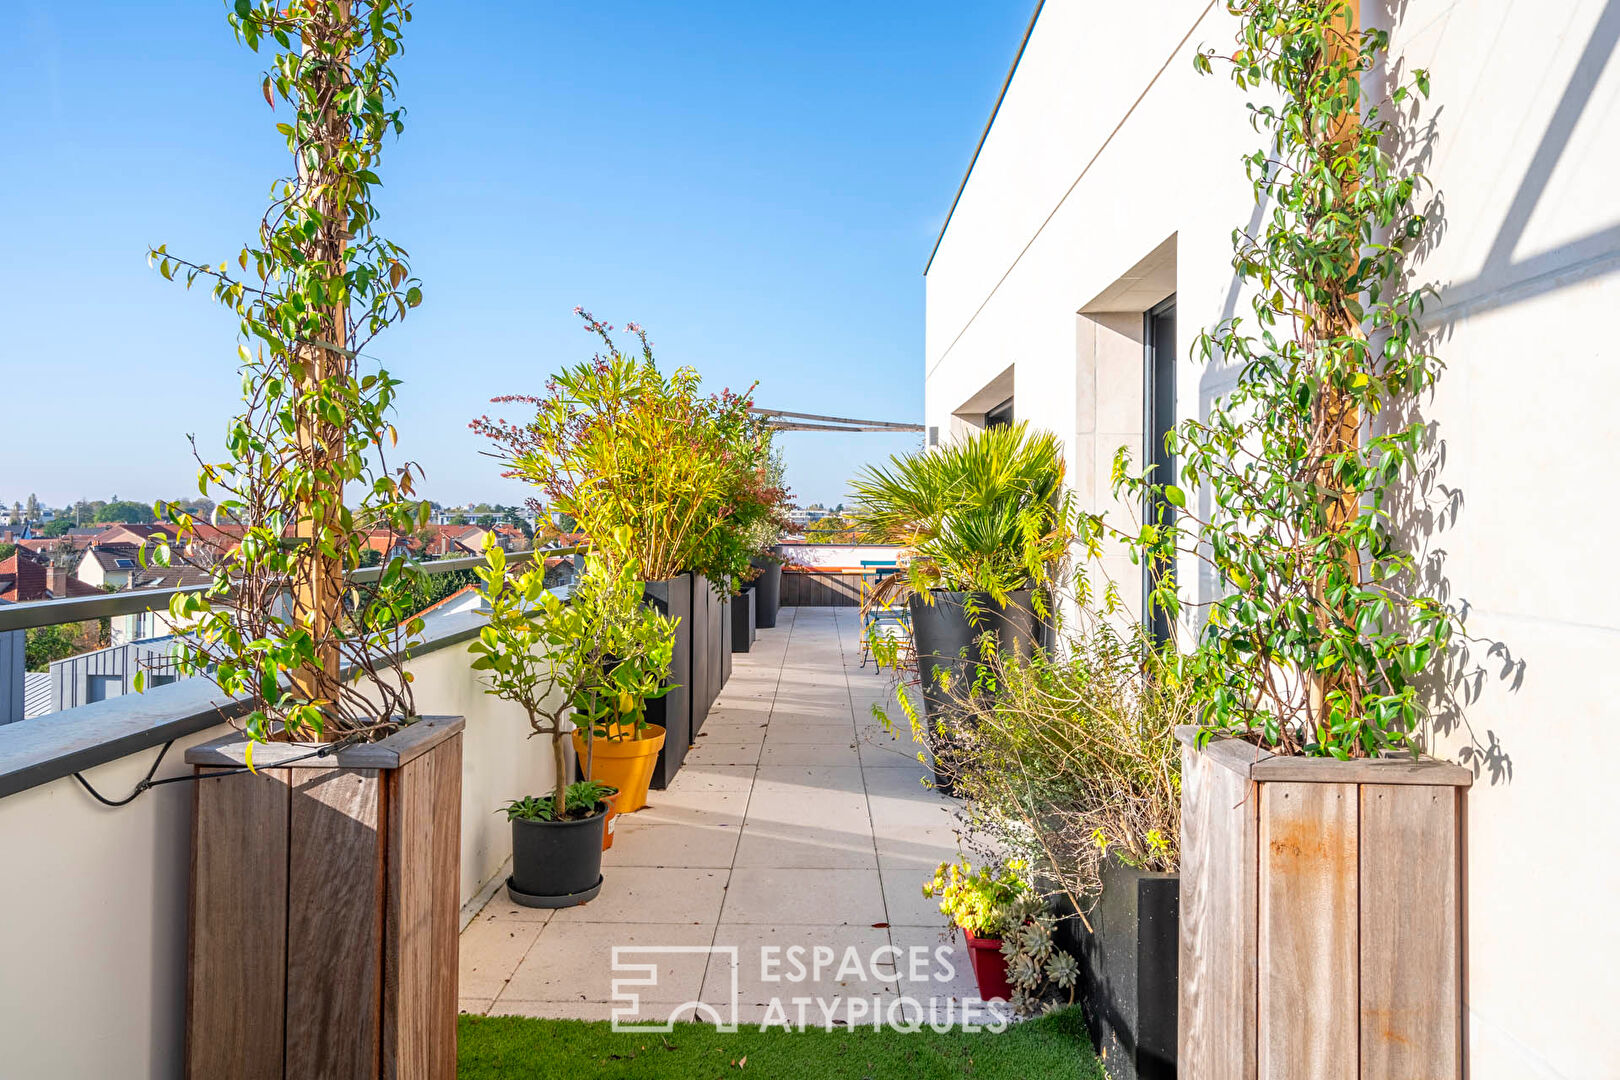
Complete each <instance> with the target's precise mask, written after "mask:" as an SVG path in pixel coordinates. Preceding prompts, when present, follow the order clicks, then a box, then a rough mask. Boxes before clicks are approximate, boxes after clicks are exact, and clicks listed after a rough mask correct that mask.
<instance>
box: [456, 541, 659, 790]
mask: <svg viewBox="0 0 1620 1080" xmlns="http://www.w3.org/2000/svg"><path fill="white" fill-rule="evenodd" d="M484 555H485V560H486V564H485V565H484V566H481V567H479V568H478V577H479V579H480V580H481V581H482V582H483V585H482V588H481V590H480V591H481V593H482V595H483V597H484V600H485V602H486V603H487V604H488V605H489V609H490V611H489V621H488V623H487V624H486V625H485V626H484V627H483V628H482V629H481V630H480V631H479V635H478V638H477V639H476V640H474V641H473V642H472V644H471V645H469V646H468V650H469V651H470V652H471V653H472V655H473V657H474V660H473V662H472V667H473V669H474V670H475V671H480V672H483V673H484V677H485V680H486V682H487V686H486V688H485V693H488V694H492V695H494V696H496V697H499V698H501V699H503V700H506V701H511V702H514V703H515V704H517V705H519V706H520V707H522V709H523V711H524V713H525V715H526V716H527V717H528V721H529V725H530V727H531V728H532V729H533V732H534V734H536V735H544V736H546V737H548V738H549V739H550V740H551V750H552V762H553V765H554V767H555V777H556V787H555V789H554V791H553V793H552V796H551V800H552V806H553V809H552V814H553V815H554V816H555V817H556V818H557V819H561V818H564V817H566V816H567V815H568V805H569V784H568V754H567V742H568V737H569V732H570V731H571V730H572V726H571V720H572V718H574V717H576V716H578V722H579V723H580V725H581V727H582V728H583V729H584V730H585V731H586V732H587V733H589V732H590V731H591V730H592V728H593V727H596V726H598V725H609V724H611V725H612V726H614V727H616V728H617V729H619V730H621V731H626V730H627V731H633V732H636V733H637V734H639V728H640V725H641V724H642V723H644V721H642V720H641V719H640V717H641V715H642V712H643V710H644V709H645V707H646V702H647V699H648V698H653V697H658V696H661V695H662V694H665V693H668V689H667V688H666V687H664V686H663V683H664V681H665V679H667V677H668V675H669V666H670V662H671V660H672V659H673V656H674V650H675V627H674V624H673V623H671V622H670V621H669V620H668V619H666V618H665V617H664V616H662V615H660V614H658V612H656V611H654V610H652V609H651V608H648V607H646V606H644V605H643V604H642V603H641V583H640V577H639V573H638V569H637V567H636V566H635V564H634V563H616V562H614V561H612V560H611V559H609V558H608V557H607V556H606V555H603V554H600V553H594V552H593V553H592V554H590V555H588V556H587V557H586V559H585V568H584V570H583V572H582V573H581V574H580V578H579V581H578V582H577V583H576V584H575V586H574V590H573V593H572V595H571V596H570V597H569V598H567V599H564V598H563V597H561V596H559V595H558V594H557V593H556V592H553V591H551V590H549V589H547V588H546V584H545V567H544V565H543V564H542V563H540V562H536V563H531V564H530V565H529V566H528V567H526V568H525V569H524V571H523V572H522V573H521V574H517V575H515V576H511V575H509V574H508V572H507V560H506V553H505V552H504V551H502V550H501V548H500V547H499V546H498V545H497V544H495V542H494V540H493V538H491V540H490V541H489V542H488V544H487V545H486V547H485V549H484ZM586 773H587V776H588V775H589V766H588V764H587V768H586Z"/></svg>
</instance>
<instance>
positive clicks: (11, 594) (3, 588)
mask: <svg viewBox="0 0 1620 1080" xmlns="http://www.w3.org/2000/svg"><path fill="white" fill-rule="evenodd" d="M100 592H101V590H100V589H98V588H96V587H95V586H94V585H91V584H88V583H87V582H84V581H81V580H80V579H79V578H77V577H75V576H74V575H73V574H72V573H71V572H70V571H68V570H67V569H66V568H64V567H61V566H57V565H55V564H54V563H51V562H49V561H48V560H45V559H43V558H41V557H40V556H39V555H36V554H35V553H34V552H32V551H29V550H28V549H27V548H23V547H19V548H18V549H17V550H16V552H15V553H14V554H13V555H12V556H11V557H10V558H8V559H5V560H4V561H0V600H3V601H6V602H8V603H13V604H26V603H29V602H30V601H34V600H61V599H63V598H65V597H69V596H97V595H99V594H100Z"/></svg>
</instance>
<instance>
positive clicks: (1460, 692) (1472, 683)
mask: <svg viewBox="0 0 1620 1080" xmlns="http://www.w3.org/2000/svg"><path fill="white" fill-rule="evenodd" d="M1617 2H1620V0H1611V2H1610V4H1609V7H1608V9H1607V10H1606V11H1605V15H1604V19H1605V20H1608V21H1611V22H1615V20H1612V19H1611V18H1610V17H1611V16H1612V15H1613V14H1614V12H1615V10H1616V3H1617ZM1405 7H1406V2H1405V0H1393V2H1391V3H1387V4H1386V5H1385V6H1384V10H1383V12H1382V14H1383V17H1384V19H1383V22H1382V25H1384V26H1391V25H1394V23H1395V22H1396V21H1397V20H1398V19H1399V18H1400V16H1401V14H1402V13H1403V12H1404V10H1405ZM1615 25H1620V22H1615ZM1601 27H1602V24H1601V23H1600V33H1601V32H1602V30H1601ZM1609 43H1610V45H1612V44H1613V36H1612V35H1610V38H1609ZM1607 47H1608V46H1605V50H1606V49H1607ZM1588 52H1589V53H1590V49H1589V50H1588ZM1584 62H1585V59H1584V58H1583V63H1584ZM1405 66H1406V64H1405V60H1404V59H1401V58H1397V59H1396V60H1395V62H1394V64H1393V66H1392V68H1391V69H1389V70H1377V71H1375V72H1373V77H1374V79H1376V80H1377V81H1379V82H1381V83H1383V84H1384V85H1386V86H1388V85H1391V84H1393V83H1395V82H1398V81H1399V80H1400V79H1401V78H1402V77H1403V76H1404V75H1406V71H1405ZM1594 77H1595V75H1594ZM1567 100H1568V93H1567V92H1566V101H1565V103H1561V104H1560V106H1559V109H1558V110H1557V112H1556V113H1555V115H1554V119H1553V122H1552V125H1551V126H1550V127H1549V134H1550V133H1551V131H1552V130H1553V129H1554V128H1556V127H1558V126H1559V124H1560V123H1561V120H1560V118H1561V117H1562V116H1563V115H1564V114H1565V112H1566V108H1565V105H1566V104H1567ZM1424 105H1425V102H1424V101H1423V100H1422V99H1421V98H1417V99H1413V100H1411V101H1409V102H1408V103H1407V104H1406V105H1405V106H1403V107H1402V108H1401V109H1400V110H1399V111H1400V114H1401V120H1400V122H1399V123H1398V124H1397V125H1396V136H1397V137H1396V138H1395V140H1394V141H1393V142H1392V144H1391V146H1390V152H1391V153H1392V154H1393V155H1394V157H1395V159H1396V161H1397V162H1399V163H1400V164H1401V166H1402V167H1404V168H1406V169H1408V170H1411V171H1415V172H1418V173H1426V172H1427V170H1428V168H1429V164H1430V162H1431V161H1432V159H1433V156H1434V152H1435V147H1436V144H1437V142H1438V141H1439V138H1440V125H1439V121H1440V117H1441V113H1442V112H1443V111H1444V110H1443V109H1435V110H1433V111H1432V112H1431V113H1430V114H1429V115H1428V116H1426V117H1425V116H1424V115H1423V109H1424ZM1385 107H1389V106H1388V103H1387V102H1386V103H1385ZM1575 115H1579V109H1576V110H1575ZM1568 122H1569V123H1570V124H1571V125H1572V124H1573V119H1570V120H1569V121H1568ZM1567 138H1568V130H1567V128H1566V129H1565V131H1564V133H1563V135H1562V137H1561V139H1562V141H1567ZM1547 142H1548V140H1547V139H1544V140H1543V144H1542V150H1545V148H1546V146H1547ZM1541 160H1542V151H1538V153H1537V156H1536V161H1535V162H1533V163H1532V167H1531V173H1530V175H1527V177H1526V180H1525V184H1524V185H1523V186H1521V188H1520V191H1519V194H1518V195H1517V196H1516V197H1515V199H1514V201H1513V204H1512V206H1511V207H1510V209H1509V212H1508V218H1507V219H1506V220H1505V221H1504V223H1503V225H1502V229H1501V231H1500V232H1499V234H1498V237H1497V241H1496V242H1495V243H1494V244H1493V245H1492V251H1491V259H1493V260H1495V259H1497V258H1498V255H1499V252H1505V253H1511V250H1512V247H1513V244H1514V242H1515V241H1516V240H1517V238H1518V236H1519V235H1520V234H1521V233H1522V231H1523V228H1524V220H1525V219H1526V218H1527V217H1528V214H1529V210H1530V209H1531V208H1532V207H1533V206H1534V201H1535V200H1534V198H1532V199H1530V200H1528V202H1526V200H1525V199H1524V195H1525V190H1526V188H1527V187H1529V186H1530V184H1531V182H1532V181H1531V176H1535V180H1534V184H1535V186H1536V188H1537V189H1538V190H1539V189H1540V187H1541V186H1543V185H1544V184H1545V182H1546V179H1547V175H1549V174H1550V171H1551V164H1550V162H1549V163H1548V164H1547V166H1546V169H1545V171H1542V172H1540V174H1539V175H1536V174H1537V173H1538V165H1539V164H1540V163H1541ZM1418 212H1419V213H1420V214H1422V216H1423V218H1424V221H1425V230H1424V234H1423V237H1422V238H1421V240H1420V241H1419V243H1418V244H1417V245H1415V246H1414V247H1413V248H1412V250H1411V253H1410V255H1409V257H1408V259H1407V262H1406V268H1405V273H1404V277H1403V279H1402V281H1401V282H1400V287H1402V288H1406V289H1423V290H1426V291H1427V292H1428V293H1429V294H1430V296H1431V297H1438V298H1439V299H1440V301H1441V302H1440V304H1439V305H1436V306H1434V307H1433V309H1432V310H1429V311H1427V312H1425V313H1424V315H1423V318H1422V320H1421V322H1422V326H1423V328H1424V331H1425V336H1424V338H1423V340H1422V341H1421V342H1420V343H1419V347H1421V348H1424V349H1426V350H1428V351H1429V352H1431V353H1434V354H1435V355H1437V356H1440V357H1441V359H1442V361H1444V359H1445V346H1446V343H1447V342H1449V341H1450V340H1451V338H1452V332H1453V328H1454V326H1455V322H1456V319H1457V318H1458V317H1459V316H1460V315H1462V314H1463V313H1465V312H1469V311H1479V310H1482V307H1481V305H1480V303H1479V302H1478V300H1477V296H1476V298H1475V299H1470V296H1475V295H1476V294H1477V292H1478V290H1479V288H1480V285H1481V283H1484V282H1487V281H1495V280H1498V279H1499V278H1500V277H1502V276H1503V275H1508V276H1511V274H1512V273H1513V268H1512V267H1511V266H1510V265H1504V266H1499V267H1496V268H1495V269H1493V268H1492V265H1491V263H1490V262H1487V264H1486V266H1485V267H1484V268H1483V269H1482V271H1481V273H1480V275H1479V276H1478V277H1476V278H1475V279H1473V281H1471V282H1464V283H1450V284H1446V285H1443V286H1437V285H1436V284H1435V283H1433V282H1424V281H1422V280H1421V278H1420V276H1419V274H1418V270H1417V268H1419V267H1421V266H1422V265H1423V263H1424V262H1425V261H1426V260H1427V259H1428V258H1429V256H1431V255H1432V254H1433V253H1434V252H1435V251H1436V250H1437V249H1438V248H1439V246H1440V245H1441V244H1442V243H1443V242H1444V240H1445V236H1446V233H1447V231H1448V229H1449V223H1448V221H1447V218H1446V205H1445V194H1444V192H1440V191H1434V190H1432V189H1430V190H1429V193H1428V196H1427V200H1426V201H1425V202H1424V203H1422V204H1421V205H1420V206H1419V211H1418ZM1516 218H1517V220H1515V219H1516ZM1509 236H1511V238H1510V239H1508V240H1507V241H1506V242H1505V243H1504V237H1509ZM1532 295H1533V294H1532ZM1503 302H1505V300H1504V299H1502V298H1500V297H1498V298H1496V299H1495V301H1494V302H1493V303H1491V304H1490V305H1489V306H1500V304H1501V303H1503ZM1444 377H1445V376H1444V371H1443V370H1442V372H1441V375H1440V378H1444ZM1428 403H1429V401H1428V399H1427V398H1424V399H1417V398H1413V399H1407V400H1405V401H1402V402H1398V403H1397V404H1396V407H1394V408H1392V409H1391V410H1389V412H1388V414H1387V415H1385V416H1384V417H1381V418H1380V419H1379V426H1380V427H1382V428H1386V429H1388V428H1401V427H1405V426H1407V425H1409V424H1412V423H1417V424H1420V425H1422V428H1423V431H1424V438H1423V445H1422V448H1421V456H1420V459H1419V460H1420V464H1419V468H1418V473H1417V478H1416V482H1415V483H1414V484H1413V485H1412V486H1410V487H1409V488H1407V489H1404V490H1402V491H1400V492H1398V493H1397V496H1396V499H1395V500H1394V501H1393V502H1392V503H1391V504H1390V506H1389V507H1388V510H1389V514H1390V528H1391V531H1392V533H1393V534H1394V536H1395V537H1396V539H1397V540H1398V542H1400V543H1401V544H1402V545H1403V546H1404V547H1405V548H1406V549H1407V550H1409V551H1411V552H1412V555H1413V559H1414V563H1415V570H1414V577H1415V581H1413V582H1412V583H1411V584H1412V585H1413V586H1415V588H1416V590H1417V591H1418V592H1420V593H1421V594H1424V595H1428V596H1432V597H1434V598H1436V599H1437V600H1439V601H1440V602H1441V603H1443V604H1445V605H1446V606H1447V607H1449V608H1450V609H1451V610H1453V611H1454V612H1455V613H1456V614H1457V615H1458V616H1459V617H1460V618H1461V619H1462V620H1463V622H1464V626H1465V628H1466V622H1467V618H1468V612H1469V606H1470V605H1469V603H1468V601H1467V600H1466V599H1465V598H1462V597H1460V596H1458V595H1457V593H1456V589H1455V587H1454V584H1453V582H1452V581H1451V579H1450V577H1449V576H1448V575H1447V573H1446V568H1445V563H1446V556H1447V552H1446V548H1445V547H1444V544H1443V541H1444V536H1445V533H1446V532H1447V531H1448V530H1450V529H1454V528H1455V527H1456V525H1457V523H1458V520H1459V519H1460V517H1461V515H1462V512H1463V508H1464V505H1465V499H1464V496H1463V492H1462V491H1461V490H1460V489H1459V488H1456V487H1454V486H1451V485H1449V484H1447V483H1446V482H1445V480H1444V472H1445V466H1446V452H1447V446H1446V440H1445V438H1444V436H1443V434H1442V432H1441V429H1440V425H1439V423H1438V422H1437V421H1435V420H1432V419H1429V418H1428V417H1427V416H1426V415H1425V412H1424V408H1425V406H1426V405H1427V404H1428ZM1525 670H1526V664H1525V662H1524V660H1523V659H1520V658H1518V657H1516V656H1515V655H1514V653H1513V651H1512V649H1511V648H1510V647H1509V645H1508V644H1507V643H1506V642H1503V641H1497V640H1493V639H1489V638H1482V637H1478V636H1475V635H1469V634H1467V633H1466V630H1465V632H1464V634H1463V635H1462V636H1461V637H1460V638H1459V639H1458V640H1457V641H1456V642H1455V646H1454V648H1453V650H1452V652H1451V654H1450V655H1449V656H1447V657H1446V658H1445V662H1444V664H1443V665H1442V666H1441V667H1440V668H1439V669H1438V670H1437V671H1435V672H1434V673H1433V677H1432V678H1431V679H1430V680H1429V681H1428V683H1427V685H1426V686H1424V687H1422V692H1423V694H1424V696H1425V698H1426V702H1425V711H1426V713H1427V715H1428V717H1429V720H1428V724H1429V728H1430V730H1429V731H1428V732H1426V734H1427V735H1428V736H1429V739H1428V740H1427V741H1431V742H1432V739H1433V736H1436V735H1452V734H1456V733H1463V734H1464V735H1465V736H1466V739H1467V745H1466V746H1464V747H1463V748H1462V749H1461V750H1460V751H1458V757H1459V758H1460V759H1461V761H1462V763H1463V764H1464V765H1467V766H1468V767H1469V768H1471V769H1472V770H1473V772H1474V775H1475V776H1476V777H1488V779H1489V782H1490V783H1491V784H1493V785H1496V784H1506V783H1511V782H1512V780H1513V759H1512V757H1511V756H1510V755H1509V754H1508V752H1507V749H1506V748H1505V747H1504V746H1503V745H1502V743H1501V740H1500V739H1499V738H1498V736H1497V734H1496V732H1494V731H1491V730H1488V729H1487V730H1486V731H1484V732H1483V738H1481V733H1480V732H1476V731H1475V730H1474V728H1473V726H1472V725H1471V724H1470V723H1469V721H1468V718H1467V713H1468V709H1469V707H1470V706H1472V705H1474V704H1475V703H1476V702H1478V701H1479V700H1480V699H1481V697H1482V696H1483V695H1484V694H1486V693H1487V692H1488V691H1490V690H1491V689H1492V687H1493V685H1494V686H1497V687H1500V688H1504V689H1505V690H1506V691H1507V692H1508V693H1517V692H1518V691H1519V690H1520V688H1521V687H1522V686H1523V684H1524V676H1525Z"/></svg>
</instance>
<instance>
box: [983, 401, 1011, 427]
mask: <svg viewBox="0 0 1620 1080" xmlns="http://www.w3.org/2000/svg"><path fill="white" fill-rule="evenodd" d="M1012 422H1013V399H1012V398H1008V399H1007V400H1006V401H1003V402H1002V403H1001V404H1000V405H997V406H996V407H995V408H993V409H987V410H985V414H984V426H985V427H987V428H993V427H1011V426H1012Z"/></svg>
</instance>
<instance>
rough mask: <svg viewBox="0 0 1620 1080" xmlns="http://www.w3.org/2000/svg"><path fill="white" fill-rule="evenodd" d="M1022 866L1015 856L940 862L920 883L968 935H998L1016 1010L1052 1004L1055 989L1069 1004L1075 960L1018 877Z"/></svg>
mask: <svg viewBox="0 0 1620 1080" xmlns="http://www.w3.org/2000/svg"><path fill="white" fill-rule="evenodd" d="M1027 870H1028V867H1027V866H1026V864H1024V863H1022V862H1020V861H1019V860H1016V859H1010V860H1007V861H1006V862H1004V863H1002V864H1001V865H1000V866H998V867H995V868H992V867H990V866H981V867H980V868H979V869H977V870H975V869H974V868H973V866H972V864H970V863H969V862H967V860H965V859H964V860H961V861H960V862H955V863H948V862H947V863H940V864H939V868H938V869H937V870H935V871H934V877H933V879H932V880H930V881H927V882H924V883H923V887H922V891H923V895H924V896H926V897H928V898H929V899H935V898H937V899H938V900H939V910H940V913H941V914H942V915H946V916H949V917H950V920H951V922H952V923H953V924H955V925H956V926H958V927H961V928H962V929H963V930H966V931H967V932H968V933H970V934H972V935H973V936H974V937H980V938H999V939H1001V955H1002V956H1003V957H1005V958H1006V960H1007V979H1008V981H1009V982H1011V983H1012V985H1013V998H1012V1002H1011V1004H1012V1006H1013V1008H1014V1009H1016V1010H1017V1011H1019V1012H1021V1013H1033V1012H1039V1011H1041V1010H1042V1009H1044V1008H1046V1007H1048V1006H1049V1005H1052V1004H1055V1003H1056V1000H1055V995H1056V992H1057V991H1067V992H1068V997H1067V1002H1066V1003H1068V1004H1072V1003H1073V1001H1074V989H1075V986H1076V985H1077V984H1078V982H1079V979H1080V965H1079V963H1078V961H1076V960H1075V958H1074V957H1073V956H1071V955H1070V954H1068V953H1066V952H1064V951H1063V950H1062V949H1061V948H1059V947H1058V945H1057V942H1056V940H1055V936H1054V935H1055V931H1056V928H1057V920H1056V919H1055V918H1054V917H1053V916H1052V914H1051V913H1050V912H1048V911H1047V910H1046V906H1045V904H1044V903H1043V902H1042V901H1041V899H1040V897H1039V896H1038V895H1036V894H1035V892H1034V891H1033V890H1032V889H1031V888H1030V887H1029V885H1028V884H1027V883H1026V881H1025V880H1024V874H1025V873H1026V872H1027Z"/></svg>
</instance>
